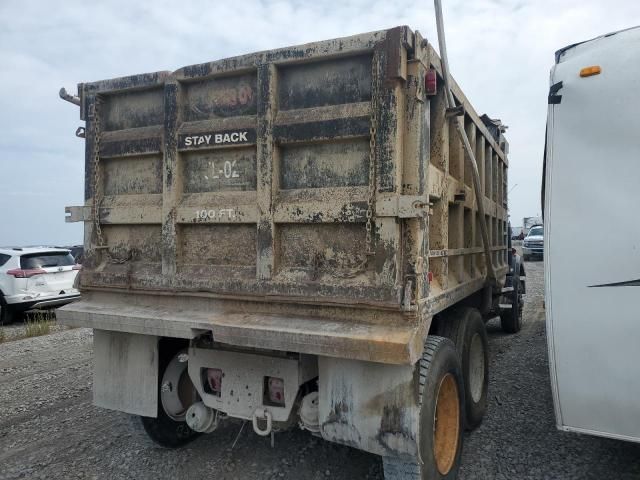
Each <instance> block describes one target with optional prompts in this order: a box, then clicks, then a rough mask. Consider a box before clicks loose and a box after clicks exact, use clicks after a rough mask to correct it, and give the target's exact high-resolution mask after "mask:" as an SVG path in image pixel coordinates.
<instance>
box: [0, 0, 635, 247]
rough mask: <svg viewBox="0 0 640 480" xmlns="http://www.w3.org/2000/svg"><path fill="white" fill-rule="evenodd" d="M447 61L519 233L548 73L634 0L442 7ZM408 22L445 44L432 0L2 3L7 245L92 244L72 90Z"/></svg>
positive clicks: (533, 187)
mask: <svg viewBox="0 0 640 480" xmlns="http://www.w3.org/2000/svg"><path fill="white" fill-rule="evenodd" d="M443 3H444V9H445V12H444V13H445V25H446V33H447V41H448V49H449V62H450V64H451V70H452V72H453V75H454V77H456V79H457V81H458V83H459V84H460V85H461V86H462V89H463V90H464V91H465V93H466V94H467V97H468V98H469V99H470V101H471V103H472V104H473V105H474V107H475V108H476V110H477V111H478V112H480V113H485V112H486V113H488V114H489V115H490V116H492V117H494V118H495V117H498V118H501V119H502V120H503V121H504V123H506V124H507V125H508V126H509V130H508V132H507V133H508V138H509V141H510V144H511V151H510V164H511V167H510V173H509V182H510V188H512V192H511V194H510V208H511V218H512V224H514V225H518V224H520V222H521V220H520V219H521V218H522V217H523V216H530V215H535V214H537V213H539V212H540V194H539V192H540V175H541V159H542V150H543V144H544V127H545V117H546V95H547V91H548V72H549V68H550V66H551V65H552V63H553V53H554V51H555V50H557V49H558V48H560V47H563V46H565V45H567V44H570V43H574V42H578V41H581V40H586V39H589V38H592V37H595V36H598V35H600V34H604V33H608V32H611V31H614V30H619V29H622V28H627V27H630V26H634V25H638V24H640V1H638V0H555V1H551V0H444V1H443ZM396 25H409V26H410V27H411V28H413V29H414V30H420V31H421V32H422V34H423V36H425V37H426V38H428V39H430V40H431V41H432V42H433V43H434V44H437V39H436V36H435V20H434V17H433V4H432V2H431V1H427V0H426V1H423V2H415V1H408V0H406V1H405V0H402V1H399V0H397V1H389V0H386V1H371V0H367V1H362V0H356V1H348V0H345V1H341V2H336V3H332V2H327V1H323V0H317V1H314V2H303V1H298V0H289V1H273V2H270V1H253V0H244V1H242V2H238V1H234V2H223V1H218V2H204V1H200V2H197V1H187V0H181V1H179V2H169V1H164V0H154V1H149V2H131V1H119V0H113V1H108V0H103V1H101V2H87V1H84V0H83V1H76V0H65V1H62V2H51V1H48V0H41V1H31V0H0V245H18V244H70V243H81V242H82V226H81V225H80V224H65V223H64V207H65V206H66V205H80V204H82V202H83V175H84V172H83V170H84V159H83V156H84V150H83V141H82V140H80V139H78V138H76V137H75V136H74V131H75V129H76V127H78V126H80V125H81V123H80V120H79V118H78V109H77V108H76V107H74V106H73V105H71V104H69V103H66V102H62V101H61V100H59V99H58V97H57V92H58V89H59V88H60V87H62V86H66V87H67V89H68V90H71V91H75V85H76V84H77V83H79V82H84V81H94V80H100V79H105V78H112V77H118V76H122V75H129V74H135V73H142V72H147V71H157V70H175V69H177V68H179V67H181V66H184V65H190V64H195V63H201V62H204V61H209V60H215V59H220V58H224V57H228V56H233V55H239V54H243V53H249V52H252V51H256V50H263V49H270V48H276V47H283V46H287V45H295V44H299V43H305V42H310V41H316V40H322V39H327V38H333V37H341V36H346V35H352V34H356V33H362V32H366V31H371V30H378V29H384V28H388V27H393V26H396Z"/></svg>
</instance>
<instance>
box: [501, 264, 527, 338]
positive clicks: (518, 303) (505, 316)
mask: <svg viewBox="0 0 640 480" xmlns="http://www.w3.org/2000/svg"><path fill="white" fill-rule="evenodd" d="M512 286H513V292H511V295H512V298H511V309H509V310H505V311H503V312H502V313H501V314H500V325H501V326H502V330H503V331H504V332H506V333H518V332H519V331H520V330H521V329H522V306H523V305H522V304H523V301H522V293H521V292H520V276H519V275H514V276H513V285H512Z"/></svg>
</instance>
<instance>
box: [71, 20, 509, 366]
mask: <svg viewBox="0 0 640 480" xmlns="http://www.w3.org/2000/svg"><path fill="white" fill-rule="evenodd" d="M430 70H431V71H432V72H433V73H435V74H436V75H437V76H439V75H440V63H439V58H438V57H437V55H436V54H435V52H434V50H433V48H432V47H431V45H430V44H428V42H426V41H425V40H423V39H422V38H421V36H420V35H419V33H415V34H414V33H413V32H412V31H411V30H410V29H409V28H408V27H397V28H394V29H390V30H384V31H378V32H373V33H367V34H362V35H356V36H353V37H346V38H340V39H335V40H329V41H323V42H318V43H312V44H307V45H303V46H297V47H290V48H283V49H278V50H271V51H265V52H259V53H254V54H249V55H244V56H240V57H234V58H228V59H225V60H220V61H215V62H210V63H204V64H200V65H193V66H188V67H184V68H181V69H179V70H177V71H175V72H156V73H148V74H142V75H135V76H131V77H124V78H117V79H112V80H104V81H98V82H93V83H83V84H80V85H79V97H80V99H81V108H80V110H81V118H83V119H84V120H86V134H85V136H86V161H85V175H86V181H85V205H84V206H82V207H70V208H68V213H69V214H70V216H69V217H67V220H68V221H84V222H85V249H86V250H85V251H86V253H85V263H84V265H83V271H82V275H81V289H82V291H83V293H84V300H83V301H82V302H79V303H77V304H75V305H71V306H69V307H66V308H65V309H64V312H62V318H63V319H66V321H67V322H68V323H73V324H76V325H88V326H93V327H95V328H104V329H107V330H109V329H119V330H126V331H132V330H130V329H131V328H133V327H124V326H122V325H125V324H130V325H133V324H135V325H138V326H139V325H140V323H139V322H127V321H123V319H125V318H143V317H145V316H147V317H149V322H151V323H153V322H154V321H155V322H156V323H157V322H159V320H158V319H159V318H160V317H162V315H156V314H150V313H144V312H145V311H146V312H152V311H153V309H152V307H155V308H156V309H157V308H159V307H158V305H160V304H161V305H162V309H164V310H163V311H164V312H165V313H167V315H168V316H170V317H172V318H174V317H175V318H178V320H175V321H178V322H179V318H181V315H182V318H183V320H184V321H185V322H186V323H185V322H183V323H181V324H180V325H182V324H188V323H189V315H187V313H186V312H187V311H188V310H189V308H191V309H193V308H197V309H199V310H198V311H199V312H200V313H199V315H198V316H199V317H207V315H209V314H210V315H211V318H212V319H211V321H210V322H209V323H211V324H212V325H213V324H216V321H215V320H213V318H214V317H215V318H218V319H219V320H220V319H222V318H223V317H226V319H225V321H226V322H228V321H229V320H228V318H231V317H228V316H227V314H237V313H242V314H243V315H239V316H237V322H238V325H240V326H243V327H247V328H248V326H249V325H251V324H252V322H253V324H255V323H256V322H257V323H260V324H261V325H264V318H265V317H264V315H266V314H268V315H280V316H282V315H285V316H287V315H289V316H291V321H290V322H289V325H290V329H291V331H292V332H295V330H296V328H298V327H297V326H298V325H300V322H301V321H302V320H301V319H303V318H304V319H306V320H305V321H306V323H305V328H308V327H309V325H308V320H309V319H310V318H315V317H318V318H324V319H331V321H332V322H338V323H340V324H341V325H343V327H342V328H343V330H344V331H343V334H344V335H346V336H347V337H349V336H350V335H351V334H350V333H349V332H351V331H355V330H357V329H356V328H355V325H356V324H358V325H379V326H381V327H383V329H382V330H380V331H374V332H372V333H371V335H370V336H369V337H365V338H364V340H363V341H364V342H365V343H366V342H367V341H369V340H371V339H373V338H380V335H382V337H385V336H386V337H394V336H393V335H387V334H385V333H384V331H385V330H384V329H388V328H392V329H393V328H401V329H405V330H403V332H404V333H403V334H402V335H400V336H399V337H394V338H402V340H401V341H399V342H398V345H399V346H403V348H401V351H402V352H404V353H401V354H398V355H397V356H392V357H393V360H390V358H391V357H389V358H388V359H387V360H389V361H392V362H394V363H396V362H397V363H402V362H408V361H415V358H416V355H419V353H418V354H416V353H415V352H413V350H412V349H411V348H409V347H408V345H409V344H411V342H414V343H415V344H416V345H421V342H422V341H423V340H424V338H423V337H424V335H426V330H427V329H428V322H429V320H430V318H431V316H432V315H433V314H434V313H436V312H438V311H440V310H442V309H444V308H446V307H448V306H450V305H452V304H454V303H455V302H457V301H459V300H461V299H462V298H464V297H466V296H468V295H471V294H472V293H474V292H476V291H478V290H479V289H481V288H482V287H483V286H484V285H485V282H486V268H485V263H484V262H485V258H484V254H483V253H482V252H483V248H482V242H481V236H480V229H479V222H481V221H486V222H487V225H488V228H489V233H490V240H491V243H492V261H493V263H494V269H495V270H496V272H497V276H498V278H497V281H498V282H497V283H498V284H499V285H500V283H501V282H502V281H503V279H504V274H505V272H506V268H507V267H506V261H507V255H506V243H507V242H506V235H507V228H506V226H507V211H506V182H507V174H506V170H507V159H506V156H505V153H504V151H503V150H506V148H505V145H506V144H505V141H504V138H503V137H502V135H501V131H500V129H499V128H498V129H497V130H496V128H495V125H494V124H491V125H490V127H491V128H493V130H494V132H493V134H492V133H490V132H489V129H487V127H486V126H485V124H484V123H483V121H482V120H481V119H480V117H479V116H478V115H477V114H476V113H475V111H474V110H473V108H472V107H471V105H470V104H469V103H468V101H467V100H466V98H465V97H464V95H463V94H462V92H461V91H460V90H459V88H458V87H457V86H456V87H455V91H454V93H455V96H456V99H457V101H458V102H459V103H461V104H464V107H465V111H464V113H463V114H464V116H465V126H466V130H467V133H468V135H469V137H470V141H471V144H472V146H473V147H474V149H475V154H476V158H477V161H478V169H479V171H480V177H481V183H482V188H483V191H484V193H485V197H484V198H483V199H482V201H483V202H484V208H485V212H486V214H487V216H486V218H485V219H482V218H479V216H478V214H477V202H476V199H475V198H474V194H473V188H472V177H471V171H470V169H469V168H468V166H467V165H465V160H464V156H463V155H464V154H463V148H462V143H461V141H460V139H459V138H458V136H457V134H456V133H455V131H454V129H453V128H449V122H450V119H449V118H447V117H446V115H445V113H446V108H445V98H444V92H443V87H442V82H438V87H437V91H431V92H429V91H426V87H425V86H426V77H427V72H428V71H430ZM438 80H439V78H438ZM450 130H451V133H450V132H449V131H450ZM118 295H120V297H118ZM156 296H160V297H156ZM168 297H170V298H173V299H175V298H176V297H186V300H184V299H183V300H181V301H180V302H175V304H174V306H175V308H173V309H172V306H171V305H172V303H171V300H167V298H168ZM117 298H119V299H120V300H116V299H117ZM154 298H155V299H156V300H157V301H156V300H154ZM160 298H161V299H162V300H160ZM189 298H197V299H198V301H197V302H195V303H193V304H191V306H190V304H189V301H188V299H189ZM202 299H206V300H202ZM203 302H204V303H203ZM206 302H208V303H206ZM118 304H120V305H126V306H127V307H128V308H129V310H128V311H129V313H128V314H127V313H126V311H127V310H126V309H121V310H119V312H120V313H119V318H120V320H119V321H115V320H114V317H113V315H112V316H111V317H109V315H107V314H104V315H102V316H101V315H100V314H99V310H101V309H103V310H104V309H108V308H109V306H111V307H112V308H115V307H114V305H118ZM177 305H180V307H179V308H178V307H177ZM193 305H197V307H194V306H193ZM135 308H139V311H137V313H136V312H132V310H131V309H135ZM145 309H147V310H145ZM149 309H151V310H149ZM181 312H182V313H181ZM381 312H384V313H383V314H381ZM260 315H262V316H260ZM109 318H111V320H109ZM234 318H236V317H234ZM296 318H297V319H298V320H296ZM175 321H174V323H173V324H175ZM267 323H268V322H267ZM276 323H278V325H280V327H278V328H280V329H282V328H284V327H283V326H282V325H284V324H285V323H287V322H284V323H283V322H276ZM143 324H144V322H143ZM173 324H172V325H173ZM206 324H207V321H206V320H205V322H204V326H203V324H198V325H190V326H189V328H192V329H194V331H196V330H198V331H201V329H205V330H206ZM118 325H120V326H118ZM149 325H150V324H149ZM158 325H160V324H158ZM167 325H168V324H166V323H162V325H161V326H160V327H159V328H160V330H162V329H163V328H168V327H167ZM318 325H319V330H318V331H319V332H320V331H321V330H322V328H325V329H326V328H327V327H326V326H325V327H322V328H321V327H320V325H321V324H320V323H319V324H318ZM254 326H255V325H254ZM127 328H129V330H127ZM274 328H275V327H274ZM332 328H333V327H332ZM336 329H337V330H340V329H339V328H337V327H336V328H334V332H336V331H337V330H336ZM354 329H355V330H354ZM137 330H140V328H137ZM263 330H264V329H263ZM270 331H272V330H270ZM276 331H280V330H276ZM406 332H410V334H406V335H405V333H406ZM411 332H412V333H411ZM140 333H144V332H140ZM360 333H362V332H360ZM263 334H264V331H263ZM185 335H186V336H188V335H187V334H184V335H181V336H185ZM214 335H215V332H214ZM292 335H293V334H292ZM376 335H378V337H376ZM234 338H235V339H236V340H234V342H235V343H236V344H242V343H243V342H244V343H245V344H251V345H252V346H260V345H256V344H257V343H259V341H257V340H255V341H252V342H250V341H248V340H247V338H246V337H243V334H242V333H241V332H240V331H238V332H236V333H235V336H234ZM243 338H244V340H243ZM256 338H257V337H256ZM296 338H298V340H300V338H301V337H296ZM349 338H350V337H349ZM308 342H310V344H309V345H308V350H309V351H310V352H311V353H319V352H318V349H317V348H316V346H315V345H314V343H315V344H317V338H316V339H315V340H314V339H313V338H306V339H305V340H304V341H302V340H301V341H300V342H297V343H296V342H294V343H293V344H292V345H295V348H297V349H298V350H296V351H301V350H300V348H302V347H301V346H300V345H301V344H306V343H308ZM279 348H280V347H279ZM358 348H359V347H358ZM352 350H353V349H352ZM383 350H384V349H383ZM332 354H333V355H337V356H341V355H342V356H347V355H354V354H353V351H351V353H349V352H348V349H347V350H344V351H342V350H340V351H338V350H336V351H335V352H334V353H332ZM367 355H368V354H367ZM362 356H363V355H360V357H362ZM364 356H366V355H364ZM371 357H374V359H378V360H380V361H385V357H384V355H377V356H376V355H373V354H372V355H369V356H367V358H371Z"/></svg>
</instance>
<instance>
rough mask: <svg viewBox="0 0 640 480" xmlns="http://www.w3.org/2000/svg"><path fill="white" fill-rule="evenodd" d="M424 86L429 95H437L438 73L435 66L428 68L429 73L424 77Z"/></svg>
mask: <svg viewBox="0 0 640 480" xmlns="http://www.w3.org/2000/svg"><path fill="white" fill-rule="evenodd" d="M424 87H425V90H426V93H427V95H429V96H431V95H435V94H436V93H437V91H438V74H437V73H436V70H435V68H430V69H429V70H427V75H426V76H425V79H424Z"/></svg>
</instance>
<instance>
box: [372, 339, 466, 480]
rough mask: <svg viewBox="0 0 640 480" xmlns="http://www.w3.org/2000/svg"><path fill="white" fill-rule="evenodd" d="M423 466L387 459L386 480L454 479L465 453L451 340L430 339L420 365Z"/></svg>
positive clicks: (460, 387)
mask: <svg viewBox="0 0 640 480" xmlns="http://www.w3.org/2000/svg"><path fill="white" fill-rule="evenodd" d="M419 368H420V385H421V391H420V395H419V402H420V435H419V449H420V458H421V460H422V462H419V461H418V460H416V461H415V462H408V461H406V460H402V459H399V458H397V457H384V458H383V464H384V478H385V479H386V480H432V479H438V480H439V479H454V478H456V476H457V474H458V467H459V465H460V455H461V453H462V431H463V423H462V422H463V413H462V412H463V405H464V385H463V381H462V373H461V371H460V362H459V360H458V355H457V353H456V349H455V346H454V345H453V342H451V340H449V339H447V338H444V337H439V336H429V337H428V338H427V342H426V344H425V349H424V353H423V354H422V359H421V360H420V364H419Z"/></svg>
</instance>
